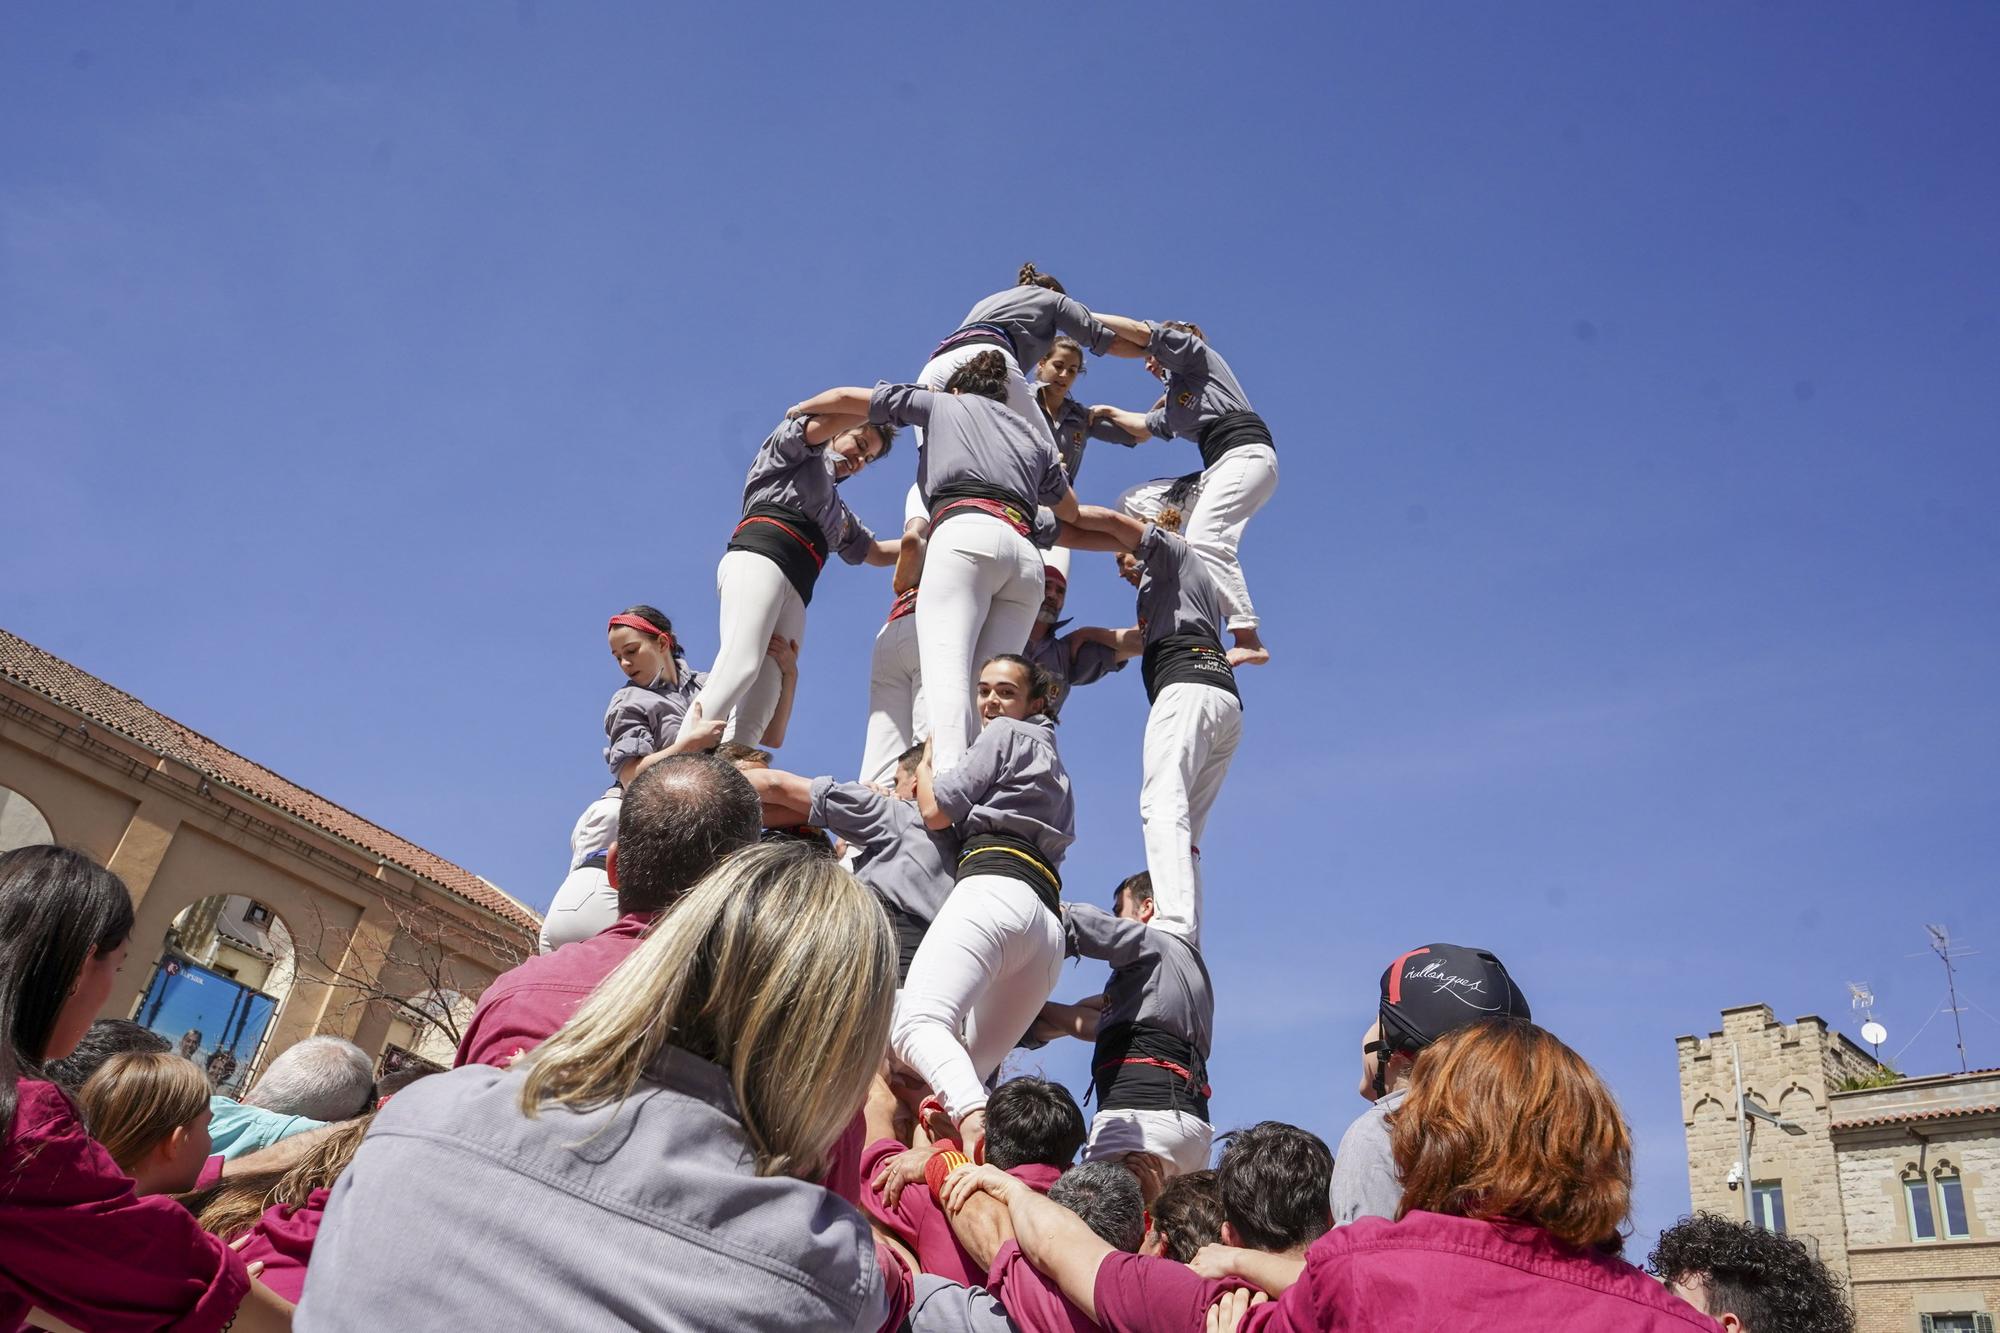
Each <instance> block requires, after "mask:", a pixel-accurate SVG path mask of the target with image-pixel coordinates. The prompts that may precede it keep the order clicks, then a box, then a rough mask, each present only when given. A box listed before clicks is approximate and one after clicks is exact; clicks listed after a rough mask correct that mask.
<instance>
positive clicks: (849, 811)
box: [806, 777, 895, 847]
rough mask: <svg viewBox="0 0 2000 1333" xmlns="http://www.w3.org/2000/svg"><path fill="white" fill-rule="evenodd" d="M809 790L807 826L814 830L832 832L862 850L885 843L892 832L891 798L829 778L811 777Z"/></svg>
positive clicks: (859, 784)
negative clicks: (809, 804) (829, 830)
mask: <svg viewBox="0 0 2000 1333" xmlns="http://www.w3.org/2000/svg"><path fill="white" fill-rule="evenodd" d="M811 790H812V804H811V806H810V807H809V808H808V809H807V811H806V823H808V824H811V825H813V826H814V827H815V828H823V829H831V830H833V831H834V832H835V833H838V834H839V835H840V836H841V837H843V838H846V839H847V840H848V841H849V842H852V843H855V844H857V845H859V846H863V847H867V846H872V845H874V844H876V843H879V842H882V841H884V840H885V839H886V838H887V837H888V836H889V835H890V834H891V833H892V832H893V831H894V830H893V829H892V828H891V827H890V823H889V802H890V801H892V800H894V799H895V798H894V797H893V796H884V795H883V794H882V793H881V792H879V791H876V790H875V789H874V788H872V787H868V786H865V785H863V784H862V783H859V782H837V781H835V780H834V779H833V778H830V777H822V778H814V779H813V781H812V789H811Z"/></svg>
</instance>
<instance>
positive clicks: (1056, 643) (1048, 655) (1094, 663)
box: [1021, 634, 1125, 718]
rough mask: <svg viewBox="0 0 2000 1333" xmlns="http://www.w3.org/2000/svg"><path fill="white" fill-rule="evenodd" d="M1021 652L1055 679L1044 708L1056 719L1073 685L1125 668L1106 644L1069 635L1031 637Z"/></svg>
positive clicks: (1096, 679) (1089, 682) (1100, 678)
mask: <svg viewBox="0 0 2000 1333" xmlns="http://www.w3.org/2000/svg"><path fill="white" fill-rule="evenodd" d="M1021 655H1022V656H1023V657H1025V658H1027V659H1028V660H1029V661H1030V662H1033V663H1034V664H1035V665H1036V666H1039V667H1041V668H1042V669H1043V670H1044V671H1046V672H1048V673H1049V675H1050V676H1052V677H1054V678H1055V688H1053V689H1052V690H1050V691H1049V701H1048V703H1047V705H1045V707H1044V711H1045V712H1047V713H1048V715H1049V716H1050V717H1055V718H1060V717H1061V716H1062V709H1063V704H1064V703H1066V702H1067V701H1068V699H1069V692H1070V689H1071V688H1072V687H1074V686H1077V685H1091V684H1095V683H1096V682H1097V681H1100V680H1103V679H1104V678H1105V677H1106V676H1107V675H1109V674H1110V673H1112V672H1113V671H1122V670H1123V669H1124V667H1125V664H1124V663H1123V662H1121V661H1119V660H1118V654H1117V653H1116V652H1114V651H1113V650H1111V649H1110V648H1107V647H1105V646H1104V645H1103V644H1101V643H1083V642H1080V641H1079V640H1077V639H1076V638H1075V637H1073V636H1071V635H1067V634H1064V635H1057V634H1048V635H1044V636H1043V637H1042V638H1039V639H1030V640H1028V646H1027V647H1026V648H1024V649H1022V650H1021Z"/></svg>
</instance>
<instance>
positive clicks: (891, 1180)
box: [869, 1148, 931, 1208]
mask: <svg viewBox="0 0 2000 1333" xmlns="http://www.w3.org/2000/svg"><path fill="white" fill-rule="evenodd" d="M930 1160H931V1150H930V1149H929V1148H910V1149H908V1150H906V1151H904V1152H899V1153H897V1154H896V1155H895V1156H894V1157H891V1158H889V1159H887V1160H886V1161H884V1162H883V1163H882V1165H881V1167H880V1168H879V1169H878V1170H877V1171H876V1172H875V1179H874V1180H872V1181H870V1182H869V1185H870V1187H871V1188H872V1189H874V1190H875V1191H876V1192H877V1193H878V1194H880V1195H881V1196H882V1203H883V1206H884V1207H887V1208H894V1207H895V1206H896V1201H897V1200H898V1199H900V1198H902V1197H903V1191H904V1190H905V1189H907V1188H908V1187H910V1186H911V1185H920V1184H922V1183H923V1179H924V1168H925V1167H926V1166H928V1165H929V1164H930Z"/></svg>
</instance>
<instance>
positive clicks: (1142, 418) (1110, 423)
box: [1090, 403, 1153, 444]
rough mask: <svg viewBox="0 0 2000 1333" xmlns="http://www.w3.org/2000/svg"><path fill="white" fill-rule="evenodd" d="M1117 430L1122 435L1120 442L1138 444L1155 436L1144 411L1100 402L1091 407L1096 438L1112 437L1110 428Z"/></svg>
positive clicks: (1094, 436) (1092, 427) (1092, 424)
mask: <svg viewBox="0 0 2000 1333" xmlns="http://www.w3.org/2000/svg"><path fill="white" fill-rule="evenodd" d="M1107 427H1108V428H1110V429H1112V430H1116V431H1117V432H1118V434H1119V436H1120V437H1121V438H1120V439H1118V440H1117V441H1116V443H1119V444H1138V443H1139V442H1140V441H1141V440H1150V439H1152V438H1153V428H1152V426H1151V425H1150V424H1149V423H1148V422H1147V420H1146V414H1145V413H1144V412H1134V411H1131V410H1129V409H1127V408H1123V407H1112V406H1110V405H1109V404H1102V403H1101V404H1099V405H1098V406H1096V407H1093V408H1091V409H1090V433H1091V436H1092V438H1094V439H1100V440H1102V439H1109V438H1111V436H1110V433H1109V430H1106V429H1105V428H1107Z"/></svg>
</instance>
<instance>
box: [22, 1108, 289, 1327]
mask: <svg viewBox="0 0 2000 1333" xmlns="http://www.w3.org/2000/svg"><path fill="white" fill-rule="evenodd" d="M14 1091H15V1095H16V1096H17V1097H18V1098H19V1104H18V1105H17V1106H16V1108H15V1110H14V1123H13V1124H12V1125H11V1126H9V1127H8V1130H7V1135H6V1138H5V1140H4V1142H0V1329H15V1328H18V1327H20V1326H21V1324H22V1323H23V1322H24V1321H25V1320H26V1319H27V1317H28V1311H29V1310H31V1309H35V1308H40V1309H43V1310H46V1311H48V1312H49V1313H50V1314H52V1315H54V1316H55V1317H56V1318H58V1319H60V1320H62V1321H63V1322H64V1323H66V1324H69V1325H71V1326H73V1327H76V1328H87V1329H89V1330H91V1333H142V1331H143V1333H161V1331H162V1330H172V1333H215V1331H216V1330H218V1329H220V1328H221V1327H222V1326H223V1324H224V1323H225V1322H226V1321H227V1320H228V1319H229V1318H230V1317H231V1316H232V1315H234V1314H235V1313H236V1307H237V1306H239V1305H241V1304H242V1303H243V1297H244V1296H245V1295H247V1294H248V1293H249V1290H250V1277H249V1274H247V1273H246V1272H245V1271H244V1268H243V1260H242V1259H241V1258H239V1257H238V1256H237V1255H235V1254H233V1253H231V1252H230V1250H229V1247H228V1246H226V1245H224V1244H223V1243H222V1241H221V1240H219V1239H218V1238H216V1237H214V1236H211V1235H209V1234H208V1233H207V1232H206V1231H203V1230H202V1229H201V1227H200V1226H199V1225H197V1224H196V1222H195V1220H194V1217H193V1215H192V1214H190V1213H189V1212H188V1211H187V1209H185V1208H183V1207H181V1206H180V1205H179V1204H177V1203H175V1202H174V1201H173V1200H172V1199H170V1198H167V1197H166V1196H165V1195H157V1194H156V1195H149V1196H147V1197H146V1198H143V1199H142V1198H140V1197H139V1196H138V1195H136V1194H134V1193H133V1191H132V1180H131V1178H130V1177H129V1176H127V1175H126V1174H125V1173H124V1172H123V1171H120V1170H119V1169H118V1164H117V1163H116V1162H114V1161H112V1160H111V1154H110V1153H108V1152H106V1151H105V1150H104V1148H103V1146H102V1145H100V1144H99V1143H98V1142H97V1140H95V1139H93V1138H91V1137H90V1135H89V1134H87V1133H85V1132H84V1128H83V1122H82V1121H81V1120H79V1119H78V1118H77V1114H76V1108H75V1107H73V1106H71V1105H70V1102H69V1098H67V1097H65V1096H64V1095H63V1093H62V1091H61V1090H60V1089H59V1088H57V1087H56V1085H55V1084H53V1083H47V1082H43V1081H42V1080H40V1079H27V1078H21V1079H17V1080H16V1081H15V1083H14Z"/></svg>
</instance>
